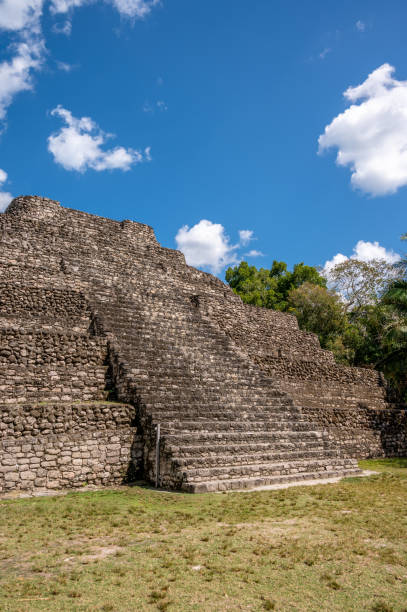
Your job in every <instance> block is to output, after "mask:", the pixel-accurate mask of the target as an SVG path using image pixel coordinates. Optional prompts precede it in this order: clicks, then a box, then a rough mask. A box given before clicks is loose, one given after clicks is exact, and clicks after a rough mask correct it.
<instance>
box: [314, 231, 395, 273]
mask: <svg viewBox="0 0 407 612" xmlns="http://www.w3.org/2000/svg"><path fill="white" fill-rule="evenodd" d="M348 259H357V260H358V261H366V262H368V261H372V260H374V259H376V260H377V259H380V260H382V261H386V262H387V263H389V264H394V263H396V262H398V261H400V255H398V253H395V252H394V251H392V250H391V249H390V250H387V249H386V248H385V247H383V246H381V245H380V244H379V243H378V242H369V241H364V240H359V241H358V242H357V243H356V245H355V246H354V247H353V254H352V255H351V256H350V257H347V256H346V255H343V254H342V253H337V254H336V255H335V256H334V257H333V258H332V259H330V260H329V261H327V262H325V265H324V273H325V275H326V276H328V277H329V272H330V271H331V270H332V268H334V267H335V266H337V265H338V264H341V263H343V262H345V261H347V260H348Z"/></svg>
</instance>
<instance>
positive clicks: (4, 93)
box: [0, 37, 45, 120]
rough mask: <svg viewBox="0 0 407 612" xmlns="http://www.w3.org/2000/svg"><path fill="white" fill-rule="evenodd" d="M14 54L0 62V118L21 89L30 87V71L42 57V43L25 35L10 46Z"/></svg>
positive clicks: (40, 62)
mask: <svg viewBox="0 0 407 612" xmlns="http://www.w3.org/2000/svg"><path fill="white" fill-rule="evenodd" d="M12 49H13V51H14V55H13V57H12V58H11V59H10V60H5V61H3V62H2V63H1V64H0V120H1V119H5V117H6V112H7V108H8V107H9V106H10V104H11V103H12V101H13V99H14V97H15V96H16V95H17V94H18V93H20V92H21V91H26V90H29V89H32V87H33V82H32V76H31V71H32V70H38V69H39V68H40V67H41V66H42V63H43V59H44V49H45V48H44V45H43V42H42V41H41V40H40V39H37V38H30V37H27V39H26V40H24V41H21V42H19V43H18V44H16V45H14V46H13V47H12Z"/></svg>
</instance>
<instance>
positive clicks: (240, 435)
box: [163, 430, 329, 448]
mask: <svg viewBox="0 0 407 612" xmlns="http://www.w3.org/2000/svg"><path fill="white" fill-rule="evenodd" d="M163 438H164V440H165V442H166V443H168V444H170V445H171V446H182V447H184V448H185V447H186V446H191V445H195V444H206V445H207V444H216V443H217V442H218V443H219V442H221V441H222V442H223V443H227V444H228V445H229V444H234V443H236V442H254V443H256V442H269V443H272V442H274V441H279V440H287V441H288V440H290V441H293V442H294V441H296V440H306V439H309V440H312V439H313V440H322V439H326V438H329V434H328V433H327V432H325V431H323V430H309V431H290V430H287V431H273V432H264V431H251V430H248V431H244V432H242V431H240V432H235V431H228V432H225V431H222V432H186V433H177V434H172V433H171V434H167V435H165V436H163Z"/></svg>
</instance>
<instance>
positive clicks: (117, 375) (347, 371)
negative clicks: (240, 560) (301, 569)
mask: <svg viewBox="0 0 407 612" xmlns="http://www.w3.org/2000/svg"><path fill="white" fill-rule="evenodd" d="M0 393H1V396H0V491H1V490H6V491H7V490H10V489H18V488H21V489H25V490H33V489H38V488H44V487H47V488H59V487H73V486H79V485H81V484H83V483H93V484H99V485H105V484H106V485H108V484H112V483H119V482H122V481H123V478H125V477H127V478H136V477H139V476H143V477H144V478H146V479H148V480H152V481H154V480H155V478H156V465H155V456H156V426H157V424H158V423H160V426H161V434H162V439H161V443H160V473H159V482H160V483H161V484H162V485H165V486H169V487H174V488H183V489H184V490H187V491H195V492H198V491H208V490H225V489H237V488H250V487H253V486H258V485H263V484H269V483H274V482H289V481H296V480H301V479H307V478H318V477H326V476H330V475H341V474H351V473H354V472H355V471H357V466H356V462H355V457H362V456H363V457H366V456H373V455H376V456H383V455H394V454H395V455H402V454H405V453H406V452H407V433H406V430H407V418H406V411H405V410H402V409H398V410H392V409H391V408H390V407H389V404H388V403H387V401H386V386H385V382H384V379H383V377H382V376H381V375H380V373H378V372H376V371H373V370H366V369H360V368H346V367H343V366H339V365H337V364H335V362H334V359H333V355H332V354H331V353H329V352H328V351H324V350H321V348H320V346H319V343H318V339H317V338H316V336H315V335H313V334H308V333H304V332H301V331H300V330H299V329H298V325H297V321H296V319H295V318H294V317H292V316H289V315H285V314H282V313H279V312H275V311H270V310H265V309H261V308H255V307H250V306H247V305H245V304H243V303H242V302H241V300H240V299H239V298H238V297H237V296H236V295H234V294H233V292H232V291H231V290H230V289H229V288H228V287H226V286H225V285H224V284H223V283H222V282H221V281H220V280H219V279H217V278H215V277H213V276H211V275H209V274H205V273H204V272H200V271H198V270H196V269H194V268H191V267H189V266H187V265H186V264H185V260H184V257H183V255H182V254H181V253H179V252H178V251H171V250H169V249H165V248H163V247H161V246H160V245H159V244H158V243H157V241H156V239H155V236H154V232H153V230H152V229H151V228H150V227H148V226H146V225H142V224H139V223H132V222H130V221H123V222H117V221H113V220H110V219H104V218H100V217H95V216H92V215H89V214H86V213H82V212H79V211H75V210H70V209H66V208H62V207H61V206H60V205H59V203H58V202H54V201H52V200H47V199H43V198H38V197H21V198H17V199H15V200H14V201H13V203H12V204H11V205H10V207H9V208H8V209H7V211H6V212H5V213H4V214H0ZM107 400H109V401H107ZM112 400H114V402H113V401H112Z"/></svg>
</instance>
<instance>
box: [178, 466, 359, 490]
mask: <svg viewBox="0 0 407 612" xmlns="http://www.w3.org/2000/svg"><path fill="white" fill-rule="evenodd" d="M360 473H361V470H360V469H359V468H358V467H349V468H346V469H339V470H324V471H321V472H303V473H301V474H284V475H280V476H261V477H253V478H229V479H213V480H207V481H200V482H193V481H191V482H184V483H183V484H182V487H181V488H182V490H183V491H185V492H187V493H210V492H215V491H228V490H229V491H233V490H240V489H243V490H244V489H247V490H249V489H254V488H257V487H267V486H273V485H279V484H290V483H301V482H302V481H309V480H321V479H326V478H343V477H347V476H358V475H359V474H360Z"/></svg>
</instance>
